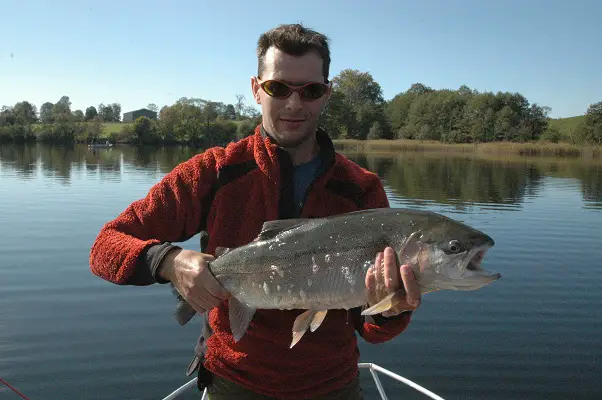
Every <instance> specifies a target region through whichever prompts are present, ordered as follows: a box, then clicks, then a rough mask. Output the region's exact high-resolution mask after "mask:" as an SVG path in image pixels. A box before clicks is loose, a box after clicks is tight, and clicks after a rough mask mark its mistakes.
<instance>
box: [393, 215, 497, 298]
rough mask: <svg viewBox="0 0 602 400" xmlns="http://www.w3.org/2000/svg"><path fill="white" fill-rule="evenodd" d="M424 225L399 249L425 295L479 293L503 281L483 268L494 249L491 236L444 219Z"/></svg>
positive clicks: (429, 221)
mask: <svg viewBox="0 0 602 400" xmlns="http://www.w3.org/2000/svg"><path fill="white" fill-rule="evenodd" d="M423 222H424V224H422V225H423V226H420V225H421V224H420V223H417V228H418V229H417V230H416V231H415V232H414V233H413V234H412V235H410V236H409V237H406V238H404V241H403V242H401V243H400V244H399V245H398V246H397V247H398V250H399V252H398V257H399V259H400V261H401V262H402V263H409V264H410V265H411V266H412V269H413V271H414V275H415V277H416V279H417V281H418V283H419V284H420V286H422V287H423V291H424V292H428V291H436V290H477V289H480V288H481V287H483V286H485V285H487V284H489V283H491V282H494V281H496V280H498V279H499V278H501V274H499V273H497V272H491V271H487V270H485V269H484V268H482V266H481V263H482V261H483V259H484V258H485V254H486V253H487V251H488V250H489V249H490V248H492V247H493V246H494V245H495V242H494V240H493V239H492V238H491V237H490V236H488V235H487V234H485V233H483V232H481V231H479V230H477V229H474V228H472V227H470V226H467V225H465V224H463V223H461V222H458V221H454V220H452V219H449V218H446V217H444V216H441V215H434V216H429V218H427V219H425V221H423Z"/></svg>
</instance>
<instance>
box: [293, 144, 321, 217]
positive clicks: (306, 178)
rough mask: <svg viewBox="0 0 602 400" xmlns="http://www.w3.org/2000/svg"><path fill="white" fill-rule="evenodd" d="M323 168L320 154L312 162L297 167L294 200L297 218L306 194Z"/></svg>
mask: <svg viewBox="0 0 602 400" xmlns="http://www.w3.org/2000/svg"><path fill="white" fill-rule="evenodd" d="M321 167H322V157H320V154H318V155H317V156H316V157H314V158H313V159H312V160H311V161H308V162H306V163H304V164H300V165H296V166H295V178H294V179H295V182H294V196H295V197H294V199H295V214H296V215H297V216H298V215H299V213H301V207H302V206H303V203H302V202H303V201H304V200H305V192H306V191H307V188H308V187H309V185H310V184H311V183H312V182H313V180H314V179H315V178H316V176H317V175H318V173H319V171H320V168H321Z"/></svg>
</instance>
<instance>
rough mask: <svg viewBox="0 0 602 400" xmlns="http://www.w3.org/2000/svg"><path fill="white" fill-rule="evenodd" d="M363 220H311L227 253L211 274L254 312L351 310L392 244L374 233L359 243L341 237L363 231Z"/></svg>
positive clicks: (381, 233)
mask: <svg viewBox="0 0 602 400" xmlns="http://www.w3.org/2000/svg"><path fill="white" fill-rule="evenodd" d="M365 222H366V221H361V220H358V221H344V220H341V221H339V223H337V224H332V223H330V222H329V223H325V221H323V220H315V222H314V221H312V222H309V223H306V224H304V225H302V226H301V227H299V228H295V229H291V230H288V231H286V232H284V233H283V234H280V235H278V236H276V237H274V238H271V239H269V240H265V241H258V242H257V243H256V244H254V245H251V246H245V247H242V248H238V249H233V250H231V251H229V252H228V253H226V254H224V255H222V256H221V257H219V258H218V259H217V260H215V261H214V262H212V263H211V270H212V271H213V273H214V275H215V276H216V279H217V280H218V281H219V282H220V283H221V284H222V285H223V286H224V287H225V288H226V290H228V291H229V292H230V293H232V295H234V296H235V297H236V298H238V299H240V300H241V301H244V302H245V303H246V304H248V305H250V306H254V307H256V308H280V309H298V308H301V309H306V308H312V309H326V308H352V307H355V306H358V305H361V304H363V303H364V302H365V294H364V287H365V274H366V271H367V269H368V268H369V266H370V264H371V263H373V262H374V259H375V257H376V253H377V252H378V251H382V249H383V248H384V246H385V245H386V244H387V243H389V242H390V241H391V240H392V238H390V237H387V236H385V235H384V234H383V232H380V231H379V230H378V229H377V230H376V231H375V230H372V233H373V234H372V235H371V236H369V237H367V238H365V239H364V240H361V241H359V240H348V239H346V238H348V237H355V238H357V237H358V236H357V235H351V234H350V235H348V234H346V233H347V232H350V231H354V232H357V230H358V229H361V230H365V229H366V223H365ZM379 226H382V225H379ZM309 231H311V232H312V234H308V232H309ZM301 249H306V250H301ZM243 299H244V300H243Z"/></svg>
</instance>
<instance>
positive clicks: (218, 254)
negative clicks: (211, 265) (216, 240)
mask: <svg viewBox="0 0 602 400" xmlns="http://www.w3.org/2000/svg"><path fill="white" fill-rule="evenodd" d="M229 251H230V248H229V247H221V246H217V247H216V248H215V257H216V258H217V257H221V256H223V255H224V254H226V253H227V252H229Z"/></svg>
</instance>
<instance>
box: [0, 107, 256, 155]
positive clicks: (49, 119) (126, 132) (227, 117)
mask: <svg viewBox="0 0 602 400" xmlns="http://www.w3.org/2000/svg"><path fill="white" fill-rule="evenodd" d="M236 97H237V103H236V104H224V103H222V102H214V101H208V100H204V99H198V98H186V97H183V98H181V99H179V100H178V101H177V102H176V103H175V104H173V105H171V106H163V107H162V108H161V110H160V111H159V113H158V120H154V119H149V118H146V117H141V118H138V119H137V120H136V121H135V122H134V123H133V124H120V125H118V126H119V127H120V129H118V130H117V131H114V130H112V131H111V132H108V133H107V132H106V126H107V123H118V122H120V121H121V105H120V104H119V103H113V104H109V105H104V104H100V105H99V107H98V109H97V108H96V107H94V106H90V107H88V108H87V109H86V112H85V114H84V113H83V112H82V111H81V110H75V111H72V110H71V102H70V100H69V97H68V96H63V97H61V99H60V100H59V101H58V102H56V103H54V104H53V103H50V102H46V103H44V104H43V105H42V107H41V108H40V112H39V113H38V111H37V108H36V106H35V105H34V104H32V103H30V102H28V101H22V102H19V103H17V104H15V105H14V106H13V107H8V106H4V107H2V109H0V142H17V143H22V142H36V141H39V142H43V143H62V144H67V143H96V142H99V141H107V140H108V141H110V142H113V143H116V142H121V143H132V144H172V143H182V144H190V145H194V146H208V145H215V144H225V143H228V142H229V141H232V140H236V139H237V138H242V137H244V136H246V135H248V134H249V132H250V131H251V130H252V129H253V127H255V126H256V125H257V124H258V123H259V117H260V114H259V112H257V110H255V109H254V108H253V107H249V106H247V105H246V104H245V98H244V96H243V95H237V96H236ZM146 108H147V109H149V110H151V111H155V112H157V111H158V107H157V106H156V105H155V104H152V103H151V104H149V105H147V107H146Z"/></svg>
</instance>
